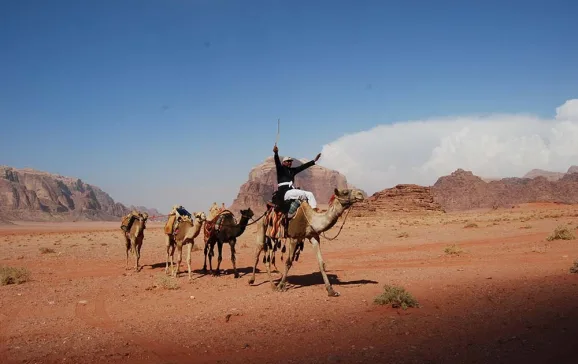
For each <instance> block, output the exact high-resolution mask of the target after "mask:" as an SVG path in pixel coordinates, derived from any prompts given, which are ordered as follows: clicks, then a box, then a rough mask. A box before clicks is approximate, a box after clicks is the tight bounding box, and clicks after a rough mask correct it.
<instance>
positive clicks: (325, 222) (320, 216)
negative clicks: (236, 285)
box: [249, 188, 364, 296]
mask: <svg viewBox="0 0 578 364" xmlns="http://www.w3.org/2000/svg"><path fill="white" fill-rule="evenodd" d="M334 193H335V195H334V198H332V201H331V202H330V204H329V208H328V209H327V211H326V212H324V213H318V212H315V211H314V210H313V209H312V208H311V206H310V205H309V204H308V203H307V201H303V202H302V203H301V206H299V209H298V210H297V212H296V213H295V216H294V217H293V218H292V219H291V220H290V221H289V225H288V229H287V237H288V241H289V251H288V255H287V259H286V260H285V272H284V273H283V276H282V277H281V281H280V282H279V284H278V285H277V286H275V284H274V283H273V280H272V278H271V259H270V256H271V255H272V254H274V253H273V249H268V250H267V251H266V253H265V254H269V257H268V259H266V262H265V267H266V268H267V275H268V276H269V283H270V284H271V287H272V288H273V289H277V290H279V291H284V290H286V282H287V274H288V273H289V269H290V268H291V265H292V264H293V261H294V260H295V257H296V255H297V254H298V251H299V250H298V249H297V247H298V246H301V247H302V245H303V240H304V239H308V240H309V242H310V243H311V245H313V248H314V249H315V250H316V253H317V262H318V263H319V271H320V272H321V275H322V276H323V281H324V282H325V288H326V289H327V294H328V295H329V296H339V293H338V292H336V291H334V290H333V287H332V286H331V283H329V279H328V278H327V274H326V273H325V263H324V262H323V257H322V256H321V247H320V237H319V234H320V233H322V232H324V231H327V230H329V229H331V228H332V227H333V226H334V225H335V223H336V222H337V219H338V218H339V216H341V215H342V214H343V212H344V211H345V210H347V209H348V208H350V207H351V206H352V205H353V204H354V203H356V202H359V201H363V199H364V197H363V193H362V192H361V191H360V190H357V189H343V190H338V189H337V188H336V189H335V190H334ZM267 221H268V219H264V220H263V222H262V223H259V224H258V226H257V241H256V247H255V264H254V266H253V276H252V277H251V279H249V284H253V283H255V270H256V269H257V263H258V262H259V255H260V254H261V251H263V250H264V249H265V243H266V239H269V238H268V237H266V236H265V232H266V229H267Z"/></svg>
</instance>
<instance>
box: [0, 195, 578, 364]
mask: <svg viewBox="0 0 578 364" xmlns="http://www.w3.org/2000/svg"><path fill="white" fill-rule="evenodd" d="M560 225H563V226H566V227H568V228H569V229H571V230H572V231H573V232H574V233H576V228H577V227H578V206H576V205H558V204H528V205H523V206H519V207H516V208H512V209H498V210H488V211H486V210H483V211H482V210H480V211H470V212H462V213H447V214H429V215H427V214H390V215H387V216H384V217H376V216H374V217H371V216H363V217H355V214H353V213H352V214H351V216H350V217H349V218H348V220H347V222H346V225H345V227H344V229H343V231H342V233H341V235H339V237H338V238H337V239H335V240H333V241H328V240H326V239H323V240H322V243H321V247H322V252H323V255H324V259H325V262H326V266H327V270H328V274H329V277H330V280H331V281H332V283H333V285H334V288H335V289H336V290H337V291H338V292H339V293H340V294H341V296H340V297H328V296H327V294H326V291H325V288H324V285H323V281H322V279H321V275H320V273H319V270H318V266H317V261H316V259H315V256H314V254H313V251H312V249H311V246H310V245H309V244H308V243H306V245H305V249H304V251H303V252H302V254H301V256H300V258H299V261H298V262H296V263H295V264H294V266H293V268H292V269H291V271H290V276H289V280H288V281H289V290H288V291H286V292H274V291H272V290H271V288H270V286H269V285H268V283H267V282H266V273H265V271H264V266H263V264H262V262H260V263H259V265H258V269H259V272H258V273H257V277H256V282H255V285H254V286H249V285H248V283H247V281H248V279H249V276H250V272H251V267H252V263H253V244H254V241H255V228H254V226H250V227H249V228H248V229H247V230H246V231H245V233H244V234H243V235H242V236H241V237H240V239H239V240H238V244H237V262H238V263H237V266H238V267H239V268H240V273H241V278H239V279H234V278H233V275H232V274H231V268H232V266H231V262H230V255H229V247H228V246H227V245H226V246H225V247H224V249H223V255H224V257H223V263H222V265H221V267H222V268H223V269H224V270H225V272H224V274H222V275H221V276H219V277H214V276H210V275H204V274H202V273H201V272H200V269H201V268H202V264H203V254H202V250H196V251H195V252H194V253H193V261H192V263H193V269H194V270H195V272H194V275H193V279H192V280H191V281H189V280H188V278H187V274H186V263H185V262H184V261H183V264H182V265H181V272H180V275H179V277H178V278H177V279H173V278H168V277H166V275H165V273H164V268H165V259H166V250H165V247H164V239H163V235H162V226H163V223H149V224H148V227H147V230H146V231H145V239H144V244H143V248H142V258H141V264H144V268H143V269H142V270H141V271H140V272H134V271H126V270H125V251H124V242H123V237H122V232H121V230H120V228H119V226H120V221H119V222H117V223H108V222H94V223H80V222H79V223H43V224H39V223H17V224H16V225H7V226H1V227H0V246H1V249H2V250H1V251H2V253H1V255H0V266H10V267H26V268H27V269H28V270H29V271H30V273H31V275H30V279H29V281H27V282H24V283H22V284H10V285H5V286H0V308H1V309H0V362H2V363H63V362H65V363H109V364H110V363H140V364H143V363H215V362H218V363H251V362H259V363H317V362H329V363H338V362H341V363H367V362H379V363H518V362H519V363H526V364H528V363H547V362H551V363H576V362H577V360H578V359H577V358H578V349H577V348H576V338H577V337H578V303H577V302H578V301H577V299H576V297H577V293H578V274H571V273H570V272H569V268H570V267H571V266H572V264H573V262H574V261H575V260H576V259H577V258H578V240H552V241H548V240H547V237H548V236H549V235H550V234H551V233H552V231H553V230H554V229H555V228H556V227H557V226H560ZM339 226H340V223H338V224H337V225H336V226H335V227H334V228H332V229H331V230H330V231H329V232H328V233H327V234H326V235H327V236H328V237H332V236H334V235H335V234H336V233H337V230H338V229H339ZM453 244H456V246H455V247H454V249H453V250H452V249H449V250H448V252H446V251H445V250H446V248H447V247H449V246H452V245H453ZM195 245H196V247H198V248H202V246H203V238H202V234H201V235H200V236H199V237H198V238H197V239H196V244H195ZM47 249H51V250H47ZM452 252H454V253H456V252H457V254H451V253H452ZM278 257H279V255H278ZM131 258H132V257H131ZM131 262H133V261H132V260H131ZM277 267H278V268H280V269H281V268H282V267H283V262H281V261H280V260H279V259H278V261H277ZM275 277H276V278H278V277H279V275H278V274H276V275H275ZM385 284H393V285H399V286H402V287H404V288H405V289H406V290H407V291H408V292H410V293H411V294H412V295H413V296H414V297H415V298H416V299H417V300H418V302H419V304H420V307H419V308H408V309H407V310H402V309H401V308H392V307H391V306H381V305H377V304H374V302H373V300H374V298H375V297H376V296H377V295H379V294H380V293H381V292H382V291H383V286H384V285H385ZM171 288H176V289H171Z"/></svg>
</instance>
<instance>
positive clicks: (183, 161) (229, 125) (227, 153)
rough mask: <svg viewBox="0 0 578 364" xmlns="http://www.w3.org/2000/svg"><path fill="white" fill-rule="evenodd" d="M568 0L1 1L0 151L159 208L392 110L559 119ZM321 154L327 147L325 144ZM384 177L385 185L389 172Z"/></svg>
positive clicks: (231, 182)
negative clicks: (276, 147) (278, 131)
mask: <svg viewBox="0 0 578 364" xmlns="http://www.w3.org/2000/svg"><path fill="white" fill-rule="evenodd" d="M577 11H578V3H576V2H573V1H507V2H506V1H483V2H482V1H472V2H465V1H437V2H433V1H404V2H401V1H398V2H386V1H359V2H353V1H347V2H346V1H314V2H313V1H290V2H289V1H271V0H269V1H216V0H213V1H208V0H207V1H193V0H191V1H177V0H171V1H149V0H138V1H137V0H132V1H127V0H115V1H58V0H54V1H12V2H8V1H1V2H0V123H1V130H2V132H1V134H0V164H5V165H11V166H14V167H18V168H22V167H31V168H36V169H40V170H45V171H50V172H54V173H60V174H63V175H69V176H77V177H80V178H82V179H83V180H85V181H87V182H88V183H92V184H95V185H97V186H99V187H101V188H103V189H104V190H105V191H107V192H109V193H110V194H111V196H112V197H113V198H114V199H115V200H117V201H120V202H123V203H125V204H144V205H147V206H152V207H157V208H159V209H161V210H163V211H166V210H168V208H169V207H170V206H171V205H173V204H175V203H181V204H183V205H185V206H186V207H187V208H188V209H189V210H191V211H192V210H206V209H207V208H208V206H209V205H210V203H212V202H213V201H217V202H221V201H222V202H225V203H226V204H229V203H230V202H231V201H232V199H233V198H234V197H235V196H236V194H237V192H238V187H239V185H240V184H241V183H243V182H244V181H245V180H246V178H247V175H248V173H249V171H250V169H251V167H252V166H254V165H256V164H258V163H260V162H261V161H262V160H264V159H265V158H266V157H267V156H269V155H271V154H272V152H271V149H272V146H273V144H274V142H275V134H276V120H277V118H281V138H280V142H279V148H280V151H281V153H282V154H284V153H287V154H291V155H293V156H295V157H298V158H313V157H314V156H315V154H316V153H317V152H319V151H320V150H321V149H322V147H323V146H324V145H325V144H327V143H330V142H332V141H334V140H336V139H337V138H339V137H341V136H343V135H345V134H349V133H355V132H358V131H360V130H366V129H370V128H372V127H374V126H376V125H379V124H387V123H392V122H395V121H404V120H414V119H424V118H432V117H441V116H447V115H462V114H480V113H531V114H536V115H538V116H540V117H552V116H553V114H554V109H555V107H557V106H559V105H561V104H562V103H563V102H564V101H565V100H567V99H571V98H574V97H576V94H577V88H578V82H577V81H578V66H577V65H578V47H576V46H575V39H576V34H578V22H576V19H575V14H576V12H577ZM320 164H321V165H323V158H322V159H321V160H320ZM384 187H385V186H384Z"/></svg>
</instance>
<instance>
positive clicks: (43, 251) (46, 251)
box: [39, 247, 56, 254]
mask: <svg viewBox="0 0 578 364" xmlns="http://www.w3.org/2000/svg"><path fill="white" fill-rule="evenodd" d="M39 250H40V253H41V254H51V253H56V252H55V251H54V249H51V248H45V247H42V248H40V249H39Z"/></svg>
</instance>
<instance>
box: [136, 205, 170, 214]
mask: <svg viewBox="0 0 578 364" xmlns="http://www.w3.org/2000/svg"><path fill="white" fill-rule="evenodd" d="M128 208H129V210H137V211H140V212H146V213H147V214H149V216H151V217H152V216H161V215H163V214H162V213H161V212H159V210H157V209H155V208H148V207H145V206H134V205H130V206H129V207H128Z"/></svg>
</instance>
